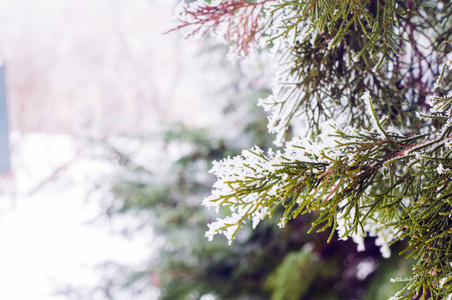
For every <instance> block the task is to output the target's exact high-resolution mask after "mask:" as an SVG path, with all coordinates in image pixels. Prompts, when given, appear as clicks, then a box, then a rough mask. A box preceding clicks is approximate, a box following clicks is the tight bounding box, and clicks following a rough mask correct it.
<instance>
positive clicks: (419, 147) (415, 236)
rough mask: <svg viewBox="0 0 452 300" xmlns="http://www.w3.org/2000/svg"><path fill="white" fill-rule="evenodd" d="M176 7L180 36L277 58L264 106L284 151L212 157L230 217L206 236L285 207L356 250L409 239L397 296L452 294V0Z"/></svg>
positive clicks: (278, 0)
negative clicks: (406, 271)
mask: <svg viewBox="0 0 452 300" xmlns="http://www.w3.org/2000/svg"><path fill="white" fill-rule="evenodd" d="M179 12H180V14H179V15H178V16H179V22H180V23H179V24H180V25H179V27H178V28H179V29H183V30H188V31H187V36H197V35H204V34H206V33H208V32H209V33H212V34H213V35H215V36H217V37H219V38H220V40H221V41H222V42H225V43H227V44H230V45H231V52H230V54H231V55H234V59H236V58H238V57H241V56H243V55H248V54H249V51H250V50H253V51H255V53H257V54H258V53H260V52H263V51H268V53H270V55H271V57H272V59H273V60H274V61H275V62H276V63H277V65H278V68H277V70H276V74H275V80H274V82H273V86H272V87H271V88H272V94H271V95H270V96H269V97H267V98H265V99H261V100H259V102H258V105H259V106H261V107H262V108H263V109H264V110H265V111H267V112H268V113H269V115H268V120H269V123H268V130H269V132H270V133H275V134H276V141H275V144H276V146H278V147H282V148H280V149H278V150H272V149H269V150H267V151H264V150H262V149H259V148H257V147H254V148H252V149H250V150H245V151H243V152H242V155H239V156H237V157H232V158H231V157H228V158H226V159H224V160H222V161H220V162H214V167H213V169H212V171H211V172H212V173H213V174H215V175H216V176H217V178H218V181H217V182H216V184H215V185H214V189H213V191H212V194H211V196H209V197H207V198H206V199H204V202H203V204H204V205H205V206H206V207H215V209H216V210H217V212H220V210H222V209H223V210H224V211H223V212H222V213H223V214H226V217H224V218H218V219H217V221H216V222H213V223H211V224H209V231H208V232H207V233H206V236H207V237H208V238H209V239H212V238H213V237H214V235H216V234H217V233H222V234H224V235H226V237H227V238H228V240H229V242H232V240H233V239H234V237H235V235H236V233H237V231H238V230H239V229H240V228H241V227H242V225H243V224H244V223H245V222H246V221H247V220H251V221H252V225H253V227H256V226H257V225H258V223H259V222H260V221H262V220H263V219H265V218H267V217H269V218H271V217H272V216H274V215H275V214H276V213H277V212H278V213H280V212H282V213H283V217H282V219H281V220H280V222H279V226H280V227H284V226H285V224H287V222H289V221H290V220H291V219H294V218H297V217H299V216H300V215H302V214H304V213H311V212H315V213H316V215H317V216H318V218H317V220H316V221H315V222H313V224H312V228H313V229H314V228H316V229H318V230H325V229H327V228H331V235H330V239H331V238H333V236H334V233H337V234H338V236H339V238H341V239H347V238H352V239H353V240H354V241H355V242H356V243H357V245H358V250H363V249H364V239H365V238H366V237H375V243H376V244H377V245H379V246H380V249H381V253H382V255H383V256H384V257H389V256H390V253H391V252H390V245H391V244H392V243H394V242H396V241H399V240H402V239H405V240H407V241H408V242H407V243H408V247H407V249H406V250H404V252H408V253H409V255H410V256H413V257H415V258H416V259H417V262H416V264H415V265H414V266H413V276H412V277H410V278H406V279H403V280H404V281H408V284H407V286H406V287H405V288H404V289H403V290H402V291H401V292H400V293H398V294H397V295H395V296H394V297H393V299H410V298H412V297H415V298H416V297H418V296H420V295H422V296H423V297H424V299H427V297H430V296H431V297H433V299H438V297H443V298H446V297H450V296H449V295H450V294H451V293H452V280H451V278H452V266H451V265H450V263H449V262H450V261H452V248H451V246H450V245H451V244H452V243H451V241H452V236H451V230H450V228H452V221H451V219H450V216H451V215H452V184H451V182H452V181H451V174H452V171H451V170H452V115H451V113H452V93H450V92H449V91H450V90H452V84H451V82H452V78H451V77H452V75H451V72H449V70H448V68H451V66H452V60H451V59H447V58H448V55H449V53H448V51H449V50H448V49H450V46H449V44H447V43H450V42H446V44H447V45H445V44H444V41H450V40H452V33H450V32H449V31H448V29H447V28H450V20H449V19H448V16H450V14H452V4H450V3H447V4H444V3H440V4H438V5H432V6H430V7H429V8H425V7H421V6H417V4H416V3H415V2H412V1H408V2H406V1H396V0H394V1H384V2H382V1H376V0H375V1H374V0H369V1H347V2H343V1H323V2H318V1H310V0H298V1H284V0H267V1H253V2H252V3H251V2H248V1H243V0H225V1H211V2H209V3H208V2H206V1H201V0H198V1H194V2H192V3H191V4H181V6H180V7H179ZM425 20H427V21H425ZM426 24H428V26H427V25H426ZM239 27H241V29H238V28H239ZM406 42H408V43H406ZM294 128H295V129H297V130H294ZM295 133H296V134H295ZM291 136H293V138H292V139H291ZM439 282H440V284H439ZM428 295H430V296H428Z"/></svg>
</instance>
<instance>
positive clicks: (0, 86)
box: [0, 63, 11, 173]
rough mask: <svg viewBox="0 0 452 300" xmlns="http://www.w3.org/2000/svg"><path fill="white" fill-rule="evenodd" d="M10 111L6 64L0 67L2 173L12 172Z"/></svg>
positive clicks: (0, 158) (0, 156) (0, 164)
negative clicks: (9, 127)
mask: <svg viewBox="0 0 452 300" xmlns="http://www.w3.org/2000/svg"><path fill="white" fill-rule="evenodd" d="M8 134H9V130H8V109H7V105H6V78H5V64H4V63H1V66H0V173H5V172H9V171H10V170H11V167H10V161H9V138H8Z"/></svg>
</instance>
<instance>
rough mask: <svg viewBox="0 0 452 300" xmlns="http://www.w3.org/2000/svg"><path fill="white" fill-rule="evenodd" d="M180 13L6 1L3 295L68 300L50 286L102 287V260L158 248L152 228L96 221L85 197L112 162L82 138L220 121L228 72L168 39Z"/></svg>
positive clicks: (2, 18) (137, 259)
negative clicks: (219, 99) (121, 229)
mask: <svg viewBox="0 0 452 300" xmlns="http://www.w3.org/2000/svg"><path fill="white" fill-rule="evenodd" d="M172 9H173V3H172V1H161V0H155V1H152V0H148V1H146V0H133V1H125V0H108V1H107V0H77V1H75V0H45V1H38V0H2V1H0V41H1V43H0V56H1V57H2V58H3V59H4V60H5V62H6V68H7V75H6V76H7V98H8V106H9V124H10V131H11V135H10V139H11V141H10V142H11V151H12V153H11V159H12V176H10V177H7V178H2V179H1V181H0V190H1V191H2V194H1V195H0V282H1V283H2V284H1V285H0V299H9V300H16V299H17V300H26V299H33V300H39V299H48V300H53V299H67V298H65V297H63V296H61V295H60V296H57V295H52V292H54V291H55V288H56V287H58V286H64V284H66V283H67V284H72V285H75V286H77V285H82V286H87V287H90V286H91V287H92V286H95V285H96V283H97V282H98V280H100V279H99V274H98V272H96V271H95V270H94V269H95V266H96V265H97V264H99V263H102V262H104V261H109V260H111V261H116V262H118V263H120V264H129V265H139V264H140V263H142V262H143V261H145V259H147V258H149V256H150V255H151V254H152V252H153V251H154V250H155V249H153V247H151V246H150V245H152V243H153V242H154V243H155V241H153V239H152V232H150V231H144V232H143V233H142V234H141V235H136V236H134V238H133V239H130V238H125V237H123V236H120V235H118V234H117V233H116V231H117V230H115V228H112V227H113V225H109V224H106V223H105V224H102V223H100V224H94V225H93V224H89V225H87V224H86V223H87V222H88V221H90V220H92V219H93V218H94V217H95V216H96V215H98V214H99V205H98V204H96V202H95V201H92V199H91V200H90V201H87V193H88V192H89V191H91V190H92V189H93V182H95V181H96V180H98V179H99V178H102V176H106V177H108V176H109V175H111V173H112V172H113V168H114V167H113V165H111V164H109V163H108V162H107V161H105V160H96V159H93V158H92V157H91V156H90V155H89V150H88V151H86V149H84V150H83V151H81V152H79V150H80V149H81V147H80V144H79V142H80V140H82V141H83V140H84V139H87V138H91V139H101V138H106V137H111V136H113V135H116V134H121V133H122V134H135V133H146V132H156V131H158V128H159V126H160V125H159V124H162V123H171V122H177V121H181V122H184V123H185V124H187V125H191V126H208V125H209V124H211V123H212V122H214V121H218V118H219V115H220V112H219V110H218V104H215V103H212V99H211V98H206V97H205V95H206V94H209V93H211V92H212V91H215V90H216V89H217V88H219V87H221V85H222V84H223V83H224V82H225V81H226V80H227V79H226V77H225V76H226V75H225V74H226V73H227V72H223V73H222V72H221V71H218V70H217V69H215V68H213V67H212V62H211V61H210V58H209V56H205V55H204V54H201V55H198V53H199V47H198V46H196V43H187V42H184V41H181V40H180V36H179V35H178V34H175V33H173V34H170V35H165V36H162V34H161V33H162V32H163V31H165V30H167V29H168V28H171V24H172V23H171V21H172V17H171V14H172ZM214 60H215V59H214ZM207 66H210V68H208V69H206V67H207ZM87 153H88V155H87ZM52 174H54V175H53V176H52ZM101 196H102V195H100V197H101ZM98 197H99V196H98ZM91 198H92V197H91ZM126 221H127V220H125V221H124V222H126ZM154 296H155V294H154ZM143 297H144V296H143ZM149 297H151V299H152V293H151V294H147V295H146V297H144V298H143V299H149ZM99 299H104V298H99ZM115 299H116V298H115ZM118 299H120V298H118ZM125 299H126V298H125ZM135 299H136V298H135Z"/></svg>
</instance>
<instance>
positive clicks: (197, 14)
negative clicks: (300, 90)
mask: <svg viewBox="0 0 452 300" xmlns="http://www.w3.org/2000/svg"><path fill="white" fill-rule="evenodd" d="M270 1H275V0H264V1H260V2H257V3H249V2H246V1H244V0H227V1H223V2H222V3H221V4H219V5H217V6H214V5H209V4H207V3H205V4H200V5H197V6H195V7H194V8H193V7H190V6H185V7H184V8H183V13H182V15H183V17H179V19H178V21H179V23H180V25H179V26H177V27H176V28H173V29H171V30H169V31H168V32H165V33H169V32H171V31H175V30H179V29H183V28H189V29H190V30H189V33H188V34H187V35H186V37H194V36H204V35H206V34H207V33H209V32H215V30H216V29H217V28H218V26H219V25H220V24H225V26H226V31H225V32H224V33H223V34H224V36H223V38H224V39H225V41H226V42H227V43H229V42H233V44H234V48H232V49H231V52H232V53H235V54H236V55H238V56H242V55H248V54H249V50H250V47H252V46H253V45H255V44H256V34H257V33H258V32H259V31H260V30H261V28H260V26H259V22H258V20H259V16H260V15H261V13H262V10H263V8H264V4H265V3H266V2H270Z"/></svg>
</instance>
